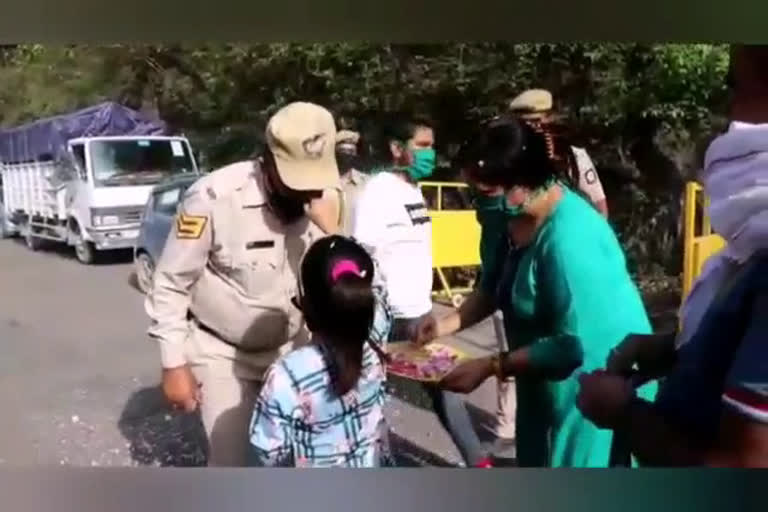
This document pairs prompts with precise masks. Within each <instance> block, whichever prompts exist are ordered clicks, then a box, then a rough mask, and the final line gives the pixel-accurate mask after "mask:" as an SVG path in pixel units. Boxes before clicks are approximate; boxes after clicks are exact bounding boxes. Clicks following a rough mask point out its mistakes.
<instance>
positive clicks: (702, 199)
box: [682, 183, 725, 300]
mask: <svg viewBox="0 0 768 512" xmlns="http://www.w3.org/2000/svg"><path fill="white" fill-rule="evenodd" d="M708 205H709V200H708V199H707V197H706V196H705V195H704V191H703V190H702V188H701V185H699V184H698V183H688V184H687V185H686V187H685V211H684V219H683V220H684V222H685V225H684V240H683V244H684V245H683V290H682V300H685V297H687V296H688V293H689V292H690V291H691V287H692V286H693V283H694V281H695V280H696V278H697V277H698V276H699V274H701V269H702V267H703V266H704V263H706V261H707V259H709V257H710V256H712V255H713V254H715V253H717V252H718V251H720V250H721V249H722V248H723V247H725V240H723V239H722V238H721V237H720V236H718V235H715V234H713V233H712V226H711V225H710V224H709V216H708V215H707V206H708Z"/></svg>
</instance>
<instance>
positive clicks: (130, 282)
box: [128, 272, 144, 295]
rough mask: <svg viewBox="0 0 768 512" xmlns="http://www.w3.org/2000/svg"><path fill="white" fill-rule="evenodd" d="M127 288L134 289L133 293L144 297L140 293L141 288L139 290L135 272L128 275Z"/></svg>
mask: <svg viewBox="0 0 768 512" xmlns="http://www.w3.org/2000/svg"><path fill="white" fill-rule="evenodd" d="M128 286H130V287H131V288H133V289H134V291H137V292H139V293H140V294H142V295H144V292H142V291H141V288H139V278H138V277H136V272H131V273H130V274H129V275H128Z"/></svg>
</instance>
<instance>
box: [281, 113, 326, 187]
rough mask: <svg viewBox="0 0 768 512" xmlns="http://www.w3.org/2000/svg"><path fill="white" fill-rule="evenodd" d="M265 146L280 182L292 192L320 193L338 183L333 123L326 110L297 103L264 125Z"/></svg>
mask: <svg viewBox="0 0 768 512" xmlns="http://www.w3.org/2000/svg"><path fill="white" fill-rule="evenodd" d="M266 136H267V145H268V146H269V150H270V151H271V152H272V154H273V155H274V157H275V164H276V166H277V173H278V174H279V175H280V180H281V181H282V182H283V183H284V184H285V186H287V187H288V188H291V189H293V190H299V191H306V190H323V189H326V188H333V187H336V186H338V184H339V167H338V165H337V164H336V151H335V140H336V123H335V122H334V120H333V116H332V115H331V113H330V112H328V110H326V109H325V108H323V107H321V106H319V105H315V104H313V103H305V102H296V103H291V104H289V105H286V106H285V107H283V108H281V109H280V110H278V111H277V113H276V114H275V115H273V116H272V118H271V119H270V120H269V123H267V131H266Z"/></svg>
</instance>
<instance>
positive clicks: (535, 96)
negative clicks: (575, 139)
mask: <svg viewBox="0 0 768 512" xmlns="http://www.w3.org/2000/svg"><path fill="white" fill-rule="evenodd" d="M552 105H553V102H552V93H551V92H549V91H547V90H545V89H529V90H527V91H525V92H524V93H522V94H520V95H519V96H517V97H516V98H515V99H513V100H512V101H510V102H509V110H511V111H512V112H513V113H514V114H517V115H519V116H520V117H523V118H528V117H533V118H541V117H543V116H545V115H546V114H549V113H551V112H552Z"/></svg>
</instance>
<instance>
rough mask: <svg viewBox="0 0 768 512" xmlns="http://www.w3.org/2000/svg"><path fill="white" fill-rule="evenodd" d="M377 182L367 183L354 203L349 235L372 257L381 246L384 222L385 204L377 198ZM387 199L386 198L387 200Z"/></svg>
mask: <svg viewBox="0 0 768 512" xmlns="http://www.w3.org/2000/svg"><path fill="white" fill-rule="evenodd" d="M378 183H379V182H378V181H376V180H371V181H368V182H367V183H366V184H365V185H364V186H363V189H362V190H361V191H360V195H359V196H358V198H357V201H356V203H355V208H354V210H353V217H352V226H351V230H350V231H351V233H352V238H354V239H355V240H357V241H358V242H359V243H360V244H361V245H362V246H363V247H365V248H366V249H367V250H368V252H370V253H371V255H372V256H374V257H375V253H376V251H377V249H378V247H379V245H380V244H381V237H382V235H383V230H384V227H385V226H386V220H385V219H383V217H385V216H386V213H387V212H386V210H387V209H386V203H384V202H383V201H382V200H380V198H378V197H376V196H377V193H376V192H377V191H376V188H378V187H377V185H378ZM387 199H388V198H387Z"/></svg>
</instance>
